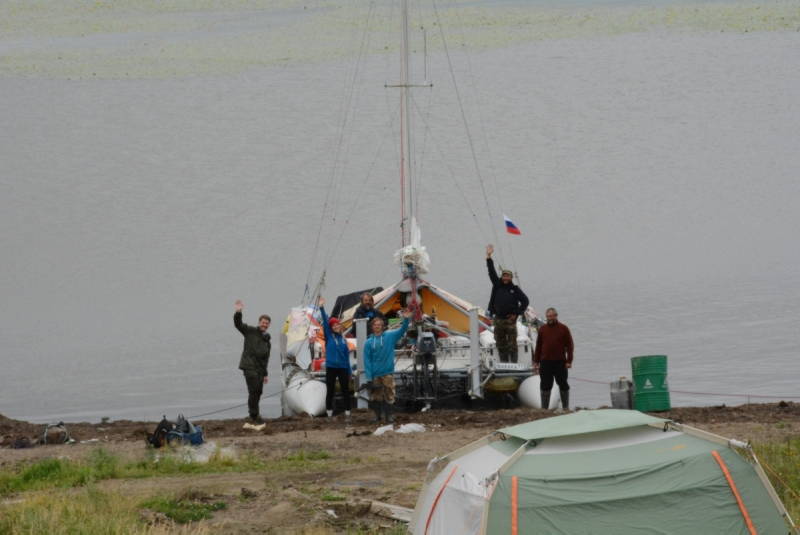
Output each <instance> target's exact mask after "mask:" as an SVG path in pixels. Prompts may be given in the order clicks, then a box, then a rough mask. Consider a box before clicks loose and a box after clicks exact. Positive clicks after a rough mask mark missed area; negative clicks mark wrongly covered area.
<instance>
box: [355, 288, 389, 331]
mask: <svg viewBox="0 0 800 535" xmlns="http://www.w3.org/2000/svg"><path fill="white" fill-rule="evenodd" d="M361 318H367V332H366V336H369V335H370V334H372V327H371V324H372V320H373V319H374V318H381V319H382V320H383V322H384V324H385V323H386V317H384V315H383V313H381V311H380V310H378V309H377V308H375V298H373V297H372V294H371V293H369V292H364V293H363V294H361V304H360V305H358V308H357V309H356V311H355V312H354V313H353V325H355V324H356V323H355V320H357V319H361ZM353 332H354V333H355V330H353Z"/></svg>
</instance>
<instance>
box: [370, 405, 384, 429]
mask: <svg viewBox="0 0 800 535" xmlns="http://www.w3.org/2000/svg"><path fill="white" fill-rule="evenodd" d="M369 403H370V408H371V409H372V412H374V413H375V419H374V420H372V422H373V423H376V424H379V423H381V403H380V402H379V401H370V402H369Z"/></svg>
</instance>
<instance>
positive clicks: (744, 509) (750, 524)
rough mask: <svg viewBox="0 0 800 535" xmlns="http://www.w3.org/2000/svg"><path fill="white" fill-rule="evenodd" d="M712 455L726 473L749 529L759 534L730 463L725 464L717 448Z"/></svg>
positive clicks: (751, 534) (755, 534)
mask: <svg viewBox="0 0 800 535" xmlns="http://www.w3.org/2000/svg"><path fill="white" fill-rule="evenodd" d="M711 455H713V456H714V460H715V461H717V464H718V465H719V467H720V469H721V470H722V473H723V474H724V475H725V479H727V480H728V486H729V487H730V488H731V492H733V496H734V498H736V503H737V504H738V505H739V511H741V512H742V516H743V517H744V523H745V524H747V529H748V531H749V532H750V535H758V531H756V528H755V526H754V525H753V521H752V520H751V519H750V514H749V513H748V512H747V507H745V506H744V502H743V501H742V496H741V494H739V489H737V488H736V483H734V482H733V477H732V476H731V472H730V470H728V465H726V464H725V461H723V460H722V457H720V455H719V453H717V451H716V450H712V451H711Z"/></svg>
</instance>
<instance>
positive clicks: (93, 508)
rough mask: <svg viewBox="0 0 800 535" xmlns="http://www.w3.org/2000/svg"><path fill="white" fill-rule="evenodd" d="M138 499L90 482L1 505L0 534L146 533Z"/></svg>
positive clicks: (116, 534)
mask: <svg viewBox="0 0 800 535" xmlns="http://www.w3.org/2000/svg"><path fill="white" fill-rule="evenodd" d="M150 531H151V530H150V529H149V528H148V527H147V526H144V525H142V523H141V521H140V517H139V505H138V503H136V501H134V500H131V499H130V498H127V497H125V496H122V495H120V494H117V493H105V492H101V491H98V490H96V489H94V488H93V487H91V486H89V487H87V488H86V489H82V490H80V491H78V492H74V491H65V490H62V491H53V492H49V493H47V494H38V495H33V496H30V497H28V498H27V499H25V500H23V501H22V502H20V503H14V504H9V505H2V506H0V535H11V534H17V533H30V534H33V533H50V534H64V535H66V534H69V535H72V534H79V535H82V534H86V535H89V534H92V535H94V534H109V535H110V534H115V535H119V534H144V533H150Z"/></svg>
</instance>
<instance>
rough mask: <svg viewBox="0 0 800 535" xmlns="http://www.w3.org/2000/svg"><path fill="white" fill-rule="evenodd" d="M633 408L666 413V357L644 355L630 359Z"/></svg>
mask: <svg viewBox="0 0 800 535" xmlns="http://www.w3.org/2000/svg"><path fill="white" fill-rule="evenodd" d="M631 372H632V373H631V375H632V376H633V408H634V409H636V410H638V411H668V410H670V408H671V407H670V402H669V384H668V382H667V356H666V355H644V356H641V357H633V358H631Z"/></svg>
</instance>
